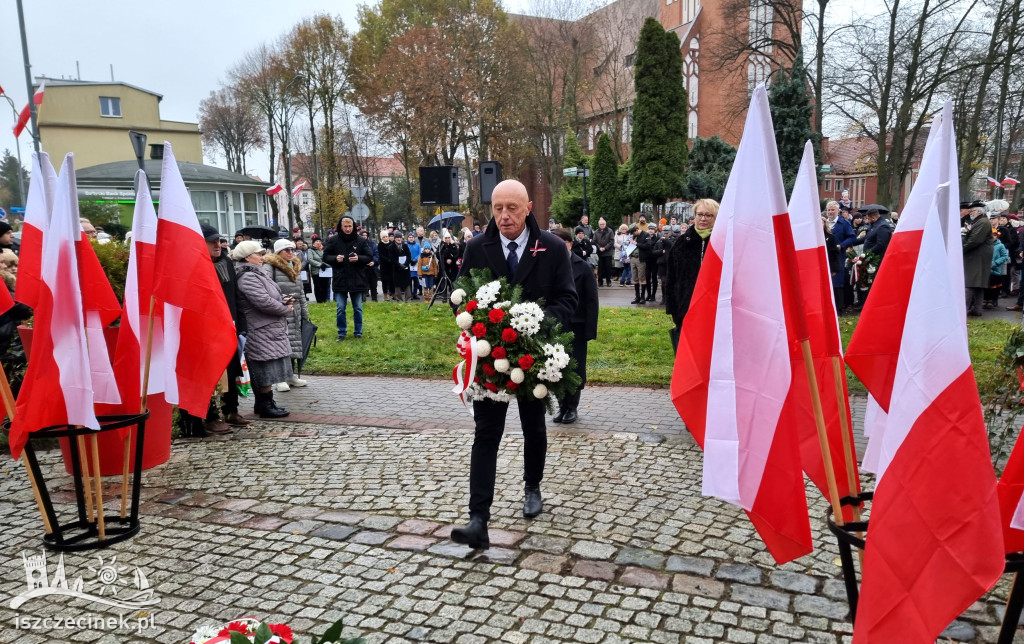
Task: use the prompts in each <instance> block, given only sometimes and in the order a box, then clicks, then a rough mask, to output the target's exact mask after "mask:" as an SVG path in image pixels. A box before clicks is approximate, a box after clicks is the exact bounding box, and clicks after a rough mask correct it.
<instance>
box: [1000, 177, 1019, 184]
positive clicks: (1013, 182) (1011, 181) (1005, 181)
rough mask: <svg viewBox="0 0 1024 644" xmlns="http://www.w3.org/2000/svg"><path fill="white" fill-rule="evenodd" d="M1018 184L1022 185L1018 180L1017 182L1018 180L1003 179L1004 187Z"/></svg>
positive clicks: (1011, 178)
mask: <svg viewBox="0 0 1024 644" xmlns="http://www.w3.org/2000/svg"><path fill="white" fill-rule="evenodd" d="M1018 183H1020V181H1017V180H1016V179H1014V178H1013V177H1006V178H1005V179H1003V185H1004V186H1005V185H1006V184H1010V185H1011V186H1015V185H1017V184H1018Z"/></svg>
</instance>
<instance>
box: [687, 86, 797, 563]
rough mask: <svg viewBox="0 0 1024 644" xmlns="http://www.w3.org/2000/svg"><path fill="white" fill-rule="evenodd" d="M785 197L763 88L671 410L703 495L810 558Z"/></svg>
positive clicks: (788, 555) (709, 261) (692, 316)
mask: <svg viewBox="0 0 1024 644" xmlns="http://www.w3.org/2000/svg"><path fill="white" fill-rule="evenodd" d="M785 213H786V197H785V192H784V188H783V185H782V175H781V172H780V170H779V164H778V153H777V151H776V146H775V135H774V132H773V129H772V122H771V115H770V113H769V110H768V96H767V93H766V91H765V89H764V86H758V87H757V88H756V89H755V90H754V95H753V97H752V100H751V103H750V109H749V110H748V112H747V119H746V125H745V127H744V131H743V139H742V140H741V142H740V147H739V150H738V152H737V155H736V161H735V163H734V164H733V168H732V172H731V173H730V175H729V181H728V184H727V185H726V189H725V196H724V198H723V200H722V206H721V209H720V210H719V214H718V223H717V224H716V225H715V227H714V231H713V232H712V234H711V239H710V242H709V244H708V248H707V251H706V254H705V257H704V263H703V265H702V267H701V271H700V275H699V276H698V278H697V284H696V287H695V289H694V294H693V299H692V301H691V303H690V309H689V311H688V313H687V314H686V317H685V318H684V320H683V330H682V333H681V334H680V340H679V348H678V352H677V354H676V362H675V368H674V370H673V374H672V388H671V391H672V400H673V402H674V403H675V406H676V409H677V410H678V411H679V415H680V416H681V417H682V419H683V421H684V422H685V423H686V427H687V429H689V431H690V433H692V434H693V437H694V439H696V441H697V443H698V444H699V445H700V446H701V447H702V448H703V449H704V477H703V493H704V494H705V495H708V496H715V497H718V498H720V499H723V500H725V501H728V502H730V503H734V504H736V505H739V506H740V507H742V508H743V509H744V510H746V511H747V515H748V516H749V517H750V519H751V521H752V522H753V523H754V526H755V528H757V531H758V533H759V534H760V535H761V538H762V539H763V540H764V542H765V544H766V545H767V547H768V550H769V551H770V552H771V554H772V556H773V557H774V558H775V559H776V561H778V562H780V563H781V562H785V561H790V560H792V559H795V558H797V557H800V556H802V555H805V554H807V553H809V552H811V550H812V549H813V546H812V542H811V530H810V521H809V519H808V513H807V498H806V494H805V491H804V479H803V472H802V471H801V467H800V453H799V449H798V443H797V440H798V437H797V432H796V428H795V427H794V426H793V425H792V423H787V422H784V420H783V418H782V410H783V405H784V403H785V401H786V397H787V396H788V394H789V390H790V384H791V382H792V369H791V365H790V347H789V339H788V337H787V334H788V332H787V328H786V314H785V310H784V306H783V299H782V282H781V279H782V278H781V274H780V270H779V265H778V255H777V250H776V242H775V232H774V226H775V222H774V221H773V217H775V216H777V215H785Z"/></svg>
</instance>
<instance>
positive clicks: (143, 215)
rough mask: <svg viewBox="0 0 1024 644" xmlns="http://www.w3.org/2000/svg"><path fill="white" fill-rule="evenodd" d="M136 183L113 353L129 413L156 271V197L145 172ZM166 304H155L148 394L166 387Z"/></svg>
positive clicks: (135, 401)
mask: <svg viewBox="0 0 1024 644" xmlns="http://www.w3.org/2000/svg"><path fill="white" fill-rule="evenodd" d="M135 185H137V186H139V194H138V196H137V197H136V199H135V215H134V218H133V219H132V241H131V248H130V254H129V256H128V275H127V279H126V280H125V285H124V310H123V312H122V314H121V326H120V328H119V329H118V335H117V350H116V351H115V353H114V372H115V373H116V374H117V380H118V383H119V384H120V386H121V396H122V398H123V400H124V403H125V412H126V413H135V412H136V411H137V410H138V409H139V406H138V405H139V402H141V398H142V378H143V370H144V368H145V364H144V363H145V351H146V335H147V333H148V329H149V317H150V308H149V304H150V298H151V296H152V295H153V278H154V272H155V270H156V238H157V218H156V211H155V210H154V209H153V197H152V196H151V194H150V192H149V182H148V181H147V179H146V173H145V172H143V171H142V170H139V171H138V172H136V182H135ZM162 310H163V306H162V305H158V306H154V317H155V318H156V319H155V320H154V324H153V341H152V349H151V351H150V375H149V386H148V389H147V391H148V393H151V394H155V393H160V392H163V391H164V389H165V383H164V375H165V374H166V373H167V368H166V367H165V366H164V358H163V321H162V319H160V317H159V313H160V312H162Z"/></svg>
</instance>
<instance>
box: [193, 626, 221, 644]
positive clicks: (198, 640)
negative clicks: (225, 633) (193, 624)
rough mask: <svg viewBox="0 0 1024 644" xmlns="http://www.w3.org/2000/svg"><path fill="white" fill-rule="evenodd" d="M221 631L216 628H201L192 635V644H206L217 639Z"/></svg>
mask: <svg viewBox="0 0 1024 644" xmlns="http://www.w3.org/2000/svg"><path fill="white" fill-rule="evenodd" d="M219 632H220V629H219V628H217V627H216V626H200V627H199V628H197V629H196V632H195V633H193V634H192V639H190V640H189V642H190V643H191V644H205V642H208V641H209V640H212V639H213V638H215V637H217V633H219Z"/></svg>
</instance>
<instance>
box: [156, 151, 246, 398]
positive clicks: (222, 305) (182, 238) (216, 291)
mask: <svg viewBox="0 0 1024 644" xmlns="http://www.w3.org/2000/svg"><path fill="white" fill-rule="evenodd" d="M157 240H158V241H157V247H158V248H165V249H173V251H171V252H163V253H157V256H156V262H155V268H154V278H153V294H154V296H155V297H156V300H157V305H158V306H163V311H162V318H163V340H162V344H163V348H164V367H165V373H164V378H165V387H166V388H165V392H164V398H165V399H166V400H167V402H168V403H171V404H176V405H177V406H178V407H180V408H181V409H184V410H185V411H187V412H188V413H190V414H192V415H194V416H203V417H205V416H206V412H207V408H208V407H209V404H210V396H211V395H212V394H213V389H214V387H215V386H216V385H217V381H218V380H220V377H221V375H222V374H223V373H224V369H225V368H226V367H227V364H228V362H229V361H230V359H231V356H233V355H234V353H235V351H236V349H237V347H238V338H237V336H236V335H235V325H234V322H233V321H232V320H231V313H230V311H228V305H227V302H226V301H225V300H224V291H223V289H222V288H221V285H220V279H219V278H218V277H217V271H216V269H214V267H213V260H211V259H210V252H209V250H207V246H206V241H205V240H204V239H203V234H202V232H201V231H200V229H199V220H198V219H197V218H196V211H195V209H194V208H193V207H192V200H191V198H190V197H189V195H188V190H186V189H185V182H184V181H183V180H182V178H181V172H180V171H179V170H178V164H177V162H176V161H175V160H174V152H173V151H172V149H171V144H170V143H165V144H164V159H163V167H162V172H161V175H160V216H159V221H158V223H157ZM140 304H142V303H140ZM143 305H145V304H143Z"/></svg>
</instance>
